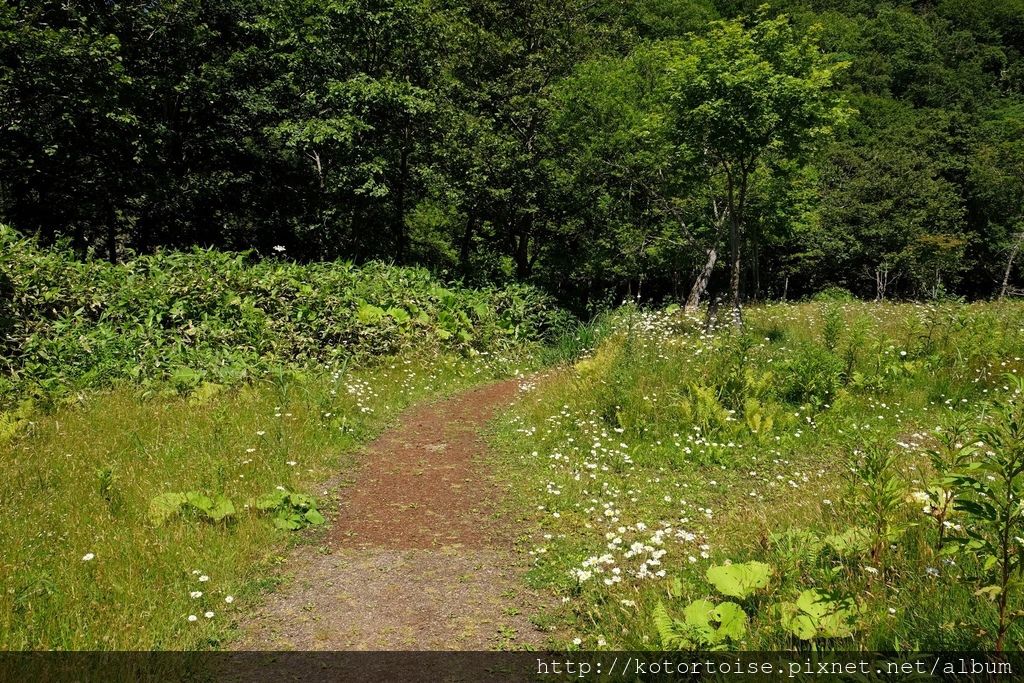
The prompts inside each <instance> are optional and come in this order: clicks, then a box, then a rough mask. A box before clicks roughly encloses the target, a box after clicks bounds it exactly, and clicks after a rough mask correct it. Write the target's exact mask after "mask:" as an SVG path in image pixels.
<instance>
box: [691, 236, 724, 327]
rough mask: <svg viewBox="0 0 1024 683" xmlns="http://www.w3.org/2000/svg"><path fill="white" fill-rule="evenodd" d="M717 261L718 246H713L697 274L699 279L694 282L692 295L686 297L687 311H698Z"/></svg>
mask: <svg viewBox="0 0 1024 683" xmlns="http://www.w3.org/2000/svg"><path fill="white" fill-rule="evenodd" d="M716 261H718V247H711V248H710V249H708V255H707V260H706V261H705V262H704V267H703V268H701V270H700V272H699V273H698V274H697V280H696V281H695V282H694V283H693V288H691V289H690V296H688V297H687V298H686V306H685V310H686V311H687V312H693V311H696V310H697V308H698V307H699V306H700V298H701V297H702V296H704V292H706V291H707V289H708V280H710V279H711V272H712V271H713V270H714V269H715V262H716Z"/></svg>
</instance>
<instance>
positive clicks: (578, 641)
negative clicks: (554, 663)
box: [572, 638, 583, 645]
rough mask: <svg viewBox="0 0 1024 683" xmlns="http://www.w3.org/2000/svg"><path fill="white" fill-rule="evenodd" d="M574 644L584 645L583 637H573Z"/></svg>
mask: <svg viewBox="0 0 1024 683" xmlns="http://www.w3.org/2000/svg"><path fill="white" fill-rule="evenodd" d="M572 644H573V645H582V644H583V639H582V638H573V639H572Z"/></svg>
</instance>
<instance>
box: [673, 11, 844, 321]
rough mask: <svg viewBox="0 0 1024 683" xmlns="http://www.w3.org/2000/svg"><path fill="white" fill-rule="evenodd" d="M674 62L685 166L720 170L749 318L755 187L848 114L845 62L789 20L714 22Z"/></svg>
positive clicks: (734, 274) (736, 301)
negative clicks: (841, 90) (746, 259)
mask: <svg viewBox="0 0 1024 683" xmlns="http://www.w3.org/2000/svg"><path fill="white" fill-rule="evenodd" d="M686 52H687V54H686V57H685V58H684V59H682V60H681V61H680V62H679V64H678V65H676V66H675V67H674V68H673V73H672V77H671V78H672V85H671V86H670V87H671V90H672V92H671V102H672V115H673V119H674V138H675V140H676V142H677V144H678V146H679V149H680V152H681V153H680V163H684V164H691V165H693V166H695V167H698V168H701V169H704V172H705V173H706V174H708V175H709V176H711V175H720V176H721V181H720V182H719V183H718V187H719V193H720V197H721V205H722V206H723V207H724V211H725V212H726V215H727V220H728V227H729V256H730V263H729V265H730V278H729V295H730V299H731V302H732V310H733V321H734V324H735V325H737V326H738V325H740V324H741V320H742V318H741V314H740V301H741V298H740V295H741V292H740V278H741V273H742V268H743V262H742V256H743V249H744V241H745V238H746V220H747V215H746V213H747V208H748V200H749V191H750V183H751V179H752V178H753V176H754V174H755V173H757V172H758V171H759V170H761V169H772V168H775V167H778V166H780V165H783V164H786V163H792V162H794V161H797V160H801V159H804V158H806V157H807V156H809V154H810V153H811V152H812V151H814V150H815V149H816V147H817V145H818V143H820V142H821V141H822V140H825V139H827V138H828V137H829V136H830V134H831V133H832V130H833V128H834V127H835V126H837V125H839V124H841V123H842V122H843V121H844V120H845V119H846V118H847V116H848V114H849V110H848V109H847V108H846V107H845V105H844V103H843V100H842V99H841V98H840V97H839V96H838V94H837V93H836V91H835V88H834V82H835V77H836V74H837V73H838V71H839V70H840V69H842V68H843V66H844V65H843V64H842V63H841V62H838V61H836V60H835V59H833V58H832V57H830V56H828V55H825V54H822V52H821V51H820V49H819V48H818V46H817V44H816V43H815V42H814V39H813V36H812V35H807V36H801V35H799V34H798V32H797V31H796V30H794V28H793V26H792V25H791V24H790V23H789V20H788V19H787V18H786V17H785V16H781V17H778V18H776V19H767V18H764V16H763V15H759V16H758V18H757V20H756V21H755V22H754V23H753V24H752V25H751V26H750V27H749V28H746V27H745V26H744V24H743V23H742V22H741V21H722V22H716V23H714V24H712V26H711V28H710V30H709V31H707V32H706V33H704V34H702V35H700V36H694V37H692V38H691V39H690V41H689V43H688V45H687V48H686Z"/></svg>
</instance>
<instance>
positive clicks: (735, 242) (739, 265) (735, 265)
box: [729, 216, 743, 327]
mask: <svg viewBox="0 0 1024 683" xmlns="http://www.w3.org/2000/svg"><path fill="white" fill-rule="evenodd" d="M740 228H741V226H740V223H739V220H738V219H737V218H736V217H735V216H734V217H733V220H732V222H731V224H730V226H729V252H730V257H731V259H730V260H731V262H732V263H731V268H732V270H731V272H730V274H729V299H730V303H731V304H732V324H733V327H742V326H743V314H742V313H741V311H740V275H741V271H742V269H743V261H742V255H741V249H740Z"/></svg>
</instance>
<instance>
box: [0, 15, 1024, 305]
mask: <svg viewBox="0 0 1024 683" xmlns="http://www.w3.org/2000/svg"><path fill="white" fill-rule="evenodd" d="M1022 46H1024V0H998V1H983V0H939V1H938V2H932V3H917V2H909V1H894V0H890V1H888V2H876V1H874V0H857V1H856V2H843V3H837V2H830V1H828V0H778V1H776V2H774V3H773V4H772V5H771V6H770V7H769V6H759V2H754V0H749V1H748V0H630V1H629V2H625V3H623V2H614V1H613V0H596V1H595V0H566V1H562V2H554V1H550V0H516V1H513V2H495V1H492V0H385V1H383V2H370V1H369V0H246V1H245V2H242V1H241V0H157V1H155V2H154V1H151V0H146V1H141V0H134V1H133V0H105V1H104V2H78V1H71V2H68V1H66V0H62V1H61V2H56V1H55V0H42V1H33V2H29V1H27V0H12V1H10V2H7V3H4V4H3V6H2V7H0V221H3V222H7V223H10V224H11V225H13V226H15V227H16V228H17V229H19V230H20V231H22V232H24V233H27V234H34V235H37V236H38V237H39V238H40V239H41V241H42V242H43V243H54V242H57V241H61V240H65V241H67V242H68V243H69V244H70V246H72V247H73V248H74V249H75V250H76V251H77V252H78V253H79V254H80V255H81V256H83V257H85V256H87V255H89V254H93V255H94V256H95V257H102V258H106V259H110V260H114V261H116V260H120V259H124V258H125V257H126V256H128V255H129V254H131V253H148V252H152V251H154V250H158V249H162V248H188V247H191V246H212V247H220V248H225V249H242V250H245V249H251V250H254V252H255V253H256V254H269V253H271V252H272V249H273V247H275V246H283V247H285V248H286V253H288V254H289V255H290V257H292V258H295V259H299V260H317V259H336V258H343V259H349V260H353V261H368V260H374V259H378V260H385V261H394V262H398V263H404V264H421V265H425V266H427V267H429V268H431V269H432V270H434V271H435V272H436V273H437V274H438V275H440V276H442V277H445V278H449V279H462V280H464V281H466V282H468V283H470V284H482V283H502V282H508V281H513V280H519V281H530V282H533V283H535V284H538V285H541V286H543V287H545V288H547V289H548V290H549V291H551V292H552V293H553V294H555V295H556V296H558V297H559V298H560V299H561V300H562V301H563V303H565V304H567V305H570V306H573V307H576V308H578V309H579V310H585V309H586V308H587V307H589V306H599V305H601V304H602V303H603V302H607V301H612V300H617V299H620V298H621V297H623V296H640V297H641V298H645V299H646V298H652V299H675V300H678V301H680V303H683V302H688V303H690V304H691V305H695V304H696V302H697V301H699V300H700V298H701V297H702V296H704V294H705V290H711V291H712V292H715V293H724V292H727V291H728V292H731V294H732V298H733V299H734V300H735V302H737V303H738V302H739V301H740V300H741V299H742V300H756V299H760V298H765V297H782V296H788V297H796V296H803V295H807V294H811V293H813V292H815V291H817V290H819V289H822V288H825V287H829V286H841V287H845V288H847V289H850V290H851V291H853V292H854V293H856V294H858V295H861V296H865V297H877V298H883V297H884V298H893V297H915V298H932V297H941V296H947V295H963V296H967V297H991V296H998V295H999V294H1000V293H1001V292H1003V291H1004V290H1005V289H1007V287H1004V286H1003V285H1004V280H1005V281H1006V282H1007V283H1009V284H1010V285H1012V284H1013V283H1017V282H1019V281H1020V279H1021V273H1020V272H1018V268H1019V264H1017V263H1016V262H1011V254H1013V253H1015V250H1016V249H1017V248H1018V247H1019V244H1020V241H1021V240H1020V239H1019V236H1020V235H1021V233H1022V232H1024V143H1022V142H1021V141H1022V140H1024V58H1022V55H1021V49H1022ZM721 254H727V255H728V256H727V257H723V256H721ZM1008 266H1009V268H1008ZM1010 289H1013V287H1012V286H1010Z"/></svg>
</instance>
